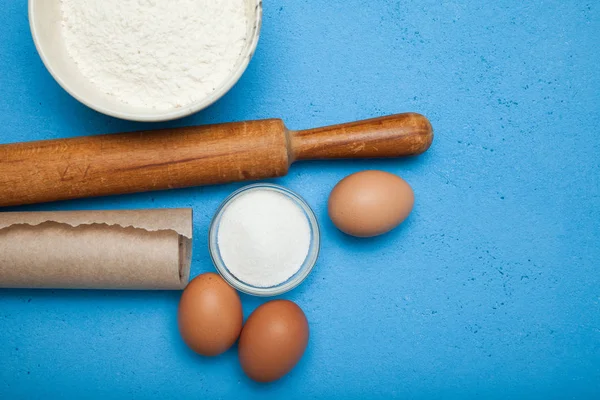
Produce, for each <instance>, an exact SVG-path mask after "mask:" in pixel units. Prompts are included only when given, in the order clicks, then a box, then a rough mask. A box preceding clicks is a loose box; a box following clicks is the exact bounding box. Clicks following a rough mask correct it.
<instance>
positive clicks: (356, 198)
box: [329, 171, 415, 237]
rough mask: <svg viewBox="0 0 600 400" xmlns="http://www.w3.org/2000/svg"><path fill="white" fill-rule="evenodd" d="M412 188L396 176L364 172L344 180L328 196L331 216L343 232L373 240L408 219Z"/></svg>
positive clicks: (413, 197) (379, 172)
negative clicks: (372, 238) (371, 237)
mask: <svg viewBox="0 0 600 400" xmlns="http://www.w3.org/2000/svg"><path fill="white" fill-rule="evenodd" d="M414 202H415V195H414V193H413V190H412V188H411V187H410V186H409V185H408V183H406V181H405V180H404V179H402V178H400V177H399V176H397V175H394V174H390V173H389V172H384V171H361V172H357V173H355V174H352V175H350V176H347V177H345V178H344V179H342V180H341V181H340V182H339V183H338V184H337V185H336V186H335V187H334V188H333V190H332V191H331V195H330V196H329V217H330V218H331V220H332V221H333V223H334V224H335V226H337V227H338V228H339V229H340V230H341V231H342V232H345V233H347V234H349V235H352V236H359V237H370V236H377V235H381V234H383V233H386V232H389V231H391V230H392V229H394V228H395V227H396V226H398V225H400V223H402V221H404V220H405V219H406V217H408V214H410V212H411V210H412V208H413V205H414Z"/></svg>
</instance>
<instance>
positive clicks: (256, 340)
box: [238, 300, 308, 382]
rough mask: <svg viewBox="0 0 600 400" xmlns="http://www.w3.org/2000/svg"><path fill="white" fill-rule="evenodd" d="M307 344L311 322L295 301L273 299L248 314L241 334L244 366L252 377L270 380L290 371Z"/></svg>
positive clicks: (262, 380)
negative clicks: (309, 323) (309, 322)
mask: <svg viewBox="0 0 600 400" xmlns="http://www.w3.org/2000/svg"><path fill="white" fill-rule="evenodd" d="M307 344H308V321H307V320H306V316H305V315H304V313H303V312H302V310H301V309H300V307H298V306H297V305H296V304H295V303H292V302H291V301H288V300H273V301H269V302H268V303H265V304H263V305H261V306H260V307H258V308H257V309H256V310H254V312H253V313H252V314H251V315H250V317H248V321H246V324H245V325H244V329H243V330H242V335H241V336H240V343H239V345H238V348H239V356H240V363H241V364H242V369H243V370H244V372H245V373H246V375H248V376H249V377H250V378H251V379H254V380H255V381H258V382H271V381H274V380H277V379H279V378H281V377H282V376H284V375H285V374H287V373H288V372H290V371H291V370H292V369H293V368H294V366H296V364H297V363H298V361H300V359H301V358H302V355H303V354H304V350H305V349H306V345H307Z"/></svg>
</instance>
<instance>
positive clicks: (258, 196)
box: [217, 190, 311, 287]
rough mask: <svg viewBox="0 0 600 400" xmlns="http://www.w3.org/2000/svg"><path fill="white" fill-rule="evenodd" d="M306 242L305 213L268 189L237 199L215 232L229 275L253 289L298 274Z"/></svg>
mask: <svg viewBox="0 0 600 400" xmlns="http://www.w3.org/2000/svg"><path fill="white" fill-rule="evenodd" d="M310 240H311V232H310V225H309V223H308V218H307V217H306V215H305V214H304V211H303V210H302V209H301V208H300V207H299V206H298V205H297V204H296V203H294V201H293V200H291V199H289V198H288V197H286V196H285V195H283V194H281V193H278V192H275V191H272V190H254V191H250V192H248V193H245V194H242V195H240V197H238V198H236V199H235V200H234V201H233V202H232V203H230V204H229V205H228V206H227V208H225V210H224V212H223V215H222V217H221V222H220V224H219V231H218V234H217V242H218V245H219V251H220V253H221V258H222V259H223V262H224V263H225V265H226V266H227V268H228V269H229V271H230V272H231V273H232V274H233V275H235V277H236V278H238V279H239V280H241V281H243V282H245V283H248V284H251V285H254V286H257V287H270V286H275V285H277V284H280V283H282V282H285V281H286V280H288V279H289V278H290V277H291V276H292V275H294V274H295V273H296V272H298V270H299V269H300V267H301V266H302V264H303V263H304V260H305V259H306V256H307V255H308V250H309V248H310Z"/></svg>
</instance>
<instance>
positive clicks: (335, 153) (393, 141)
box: [290, 113, 433, 160]
mask: <svg viewBox="0 0 600 400" xmlns="http://www.w3.org/2000/svg"><path fill="white" fill-rule="evenodd" d="M290 136H291V138H292V148H293V150H294V155H295V159H296V160H316V159H333V158H388V157H403V156H413V155H417V154H421V153H423V152H424V151H426V150H427V149H428V148H429V146H431V143H432V141H433V129H432V127H431V124H430V123H429V121H428V120H427V118H425V117H424V116H422V115H421V114H416V113H405V114H396V115H388V116H386V117H380V118H372V119H367V120H364V121H357V122H350V123H347V124H341V125H333V126H326V127H323V128H315V129H308V130H305V131H291V132H290Z"/></svg>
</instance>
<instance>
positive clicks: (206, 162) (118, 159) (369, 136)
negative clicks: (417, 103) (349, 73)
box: [0, 113, 433, 206]
mask: <svg viewBox="0 0 600 400" xmlns="http://www.w3.org/2000/svg"><path fill="white" fill-rule="evenodd" d="M432 140H433V130H432V128H431V124H430V123H429V121H428V120H427V119H426V118H425V117H423V116H422V115H419V114H414V113H407V114H397V115H390V116H386V117H381V118H374V119H369V120H365V121H359V122H352V123H348V124H342V125H334V126H329V127H325V128H316V129H308V130H304V131H290V130H288V129H287V128H286V127H285V125H284V124H283V121H281V120H280V119H266V120H260V121H248V122H235V123H228V124H220V125H206V126H197V127H188V128H176V129H164V130H157V131H146V132H133V133H120V134H112V135H98V136H88V137H77V138H72V139H58V140H48V141H38V142H29V143H16V144H7V145H1V146H0V206H12V205H21V204H32V203H42V202H48V201H55V200H66V199H75V198H81V197H92V196H105V195H113V194H121V193H134V192H142V191H148V190H161V189H171V188H181V187H188V186H196V185H209V184H217V183H226V182H234V181H243V180H255V179H264V178H272V177H278V176H283V175H285V174H286V173H287V172H288V169H289V166H290V165H291V164H292V163H293V162H294V161H297V160H314V159H329V158H378V157H400V156H411V155H416V154H420V153H422V152H424V151H425V150H427V149H428V148H429V146H430V145H431V142H432Z"/></svg>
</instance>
